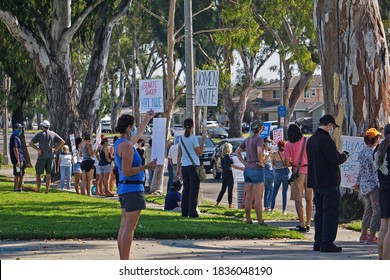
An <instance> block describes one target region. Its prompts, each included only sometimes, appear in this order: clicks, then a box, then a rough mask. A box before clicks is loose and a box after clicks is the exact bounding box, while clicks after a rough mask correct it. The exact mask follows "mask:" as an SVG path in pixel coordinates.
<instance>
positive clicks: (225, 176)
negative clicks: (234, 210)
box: [217, 170, 234, 204]
mask: <svg viewBox="0 0 390 280" xmlns="http://www.w3.org/2000/svg"><path fill="white" fill-rule="evenodd" d="M233 185H234V180H233V172H232V171H231V170H226V171H225V170H224V171H223V172H222V187H221V191H220V192H219V195H218V198H217V202H218V203H220V202H221V200H222V197H223V195H224V194H225V192H226V188H227V190H228V202H229V204H232V201H233Z"/></svg>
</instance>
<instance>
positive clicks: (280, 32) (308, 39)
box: [255, 0, 319, 131]
mask: <svg viewBox="0 0 390 280" xmlns="http://www.w3.org/2000/svg"><path fill="white" fill-rule="evenodd" d="M255 12H256V16H257V18H258V19H259V23H260V25H261V26H263V27H264V28H265V29H266V30H267V31H268V32H269V33H270V34H271V35H272V37H273V38H274V41H275V43H276V44H277V46H278V50H279V55H280V59H281V61H282V64H283V70H284V76H283V92H282V93H281V94H282V98H283V104H284V105H286V106H287V113H286V118H285V119H286V120H285V123H284V125H285V128H287V126H288V124H289V120H290V118H291V116H292V114H293V112H294V109H295V105H296V103H297V101H298V99H299V97H300V96H302V94H303V92H304V90H305V89H306V88H307V87H308V85H309V83H310V81H311V78H312V76H313V73H314V71H315V69H316V67H317V66H318V64H319V57H318V51H317V47H316V45H315V32H314V23H313V1H312V0H290V1H283V0H275V1H272V3H271V2H270V1H264V0H260V1H257V3H256V5H255ZM293 63H296V64H297V65H298V70H299V74H300V79H299V81H298V83H297V84H296V85H295V86H294V88H293V90H292V92H291V93H290V92H289V88H290V82H291V79H292V73H291V67H292V64H293ZM280 71H281V69H280ZM285 131H286V129H285Z"/></svg>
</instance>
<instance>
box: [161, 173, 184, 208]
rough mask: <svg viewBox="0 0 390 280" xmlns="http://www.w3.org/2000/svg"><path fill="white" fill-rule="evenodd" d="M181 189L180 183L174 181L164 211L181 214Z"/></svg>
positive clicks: (166, 198)
mask: <svg viewBox="0 0 390 280" xmlns="http://www.w3.org/2000/svg"><path fill="white" fill-rule="evenodd" d="M181 187H182V184H181V182H180V181H174V182H173V183H172V186H171V188H170V189H169V191H168V193H167V196H166V197H165V205H164V210H169V211H174V212H181V207H180V206H181V200H182V197H181V193H180V191H181Z"/></svg>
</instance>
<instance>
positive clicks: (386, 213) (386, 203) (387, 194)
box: [379, 188, 390, 219]
mask: <svg viewBox="0 0 390 280" xmlns="http://www.w3.org/2000/svg"><path fill="white" fill-rule="evenodd" d="M379 206H380V208H381V218H382V219H385V218H390V188H386V189H383V188H382V189H379Z"/></svg>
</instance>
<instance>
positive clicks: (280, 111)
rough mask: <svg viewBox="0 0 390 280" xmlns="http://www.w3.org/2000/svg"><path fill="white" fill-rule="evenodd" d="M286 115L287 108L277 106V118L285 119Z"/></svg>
mask: <svg viewBox="0 0 390 280" xmlns="http://www.w3.org/2000/svg"><path fill="white" fill-rule="evenodd" d="M286 113H287V107H286V106H278V117H279V118H285V117H286Z"/></svg>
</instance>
